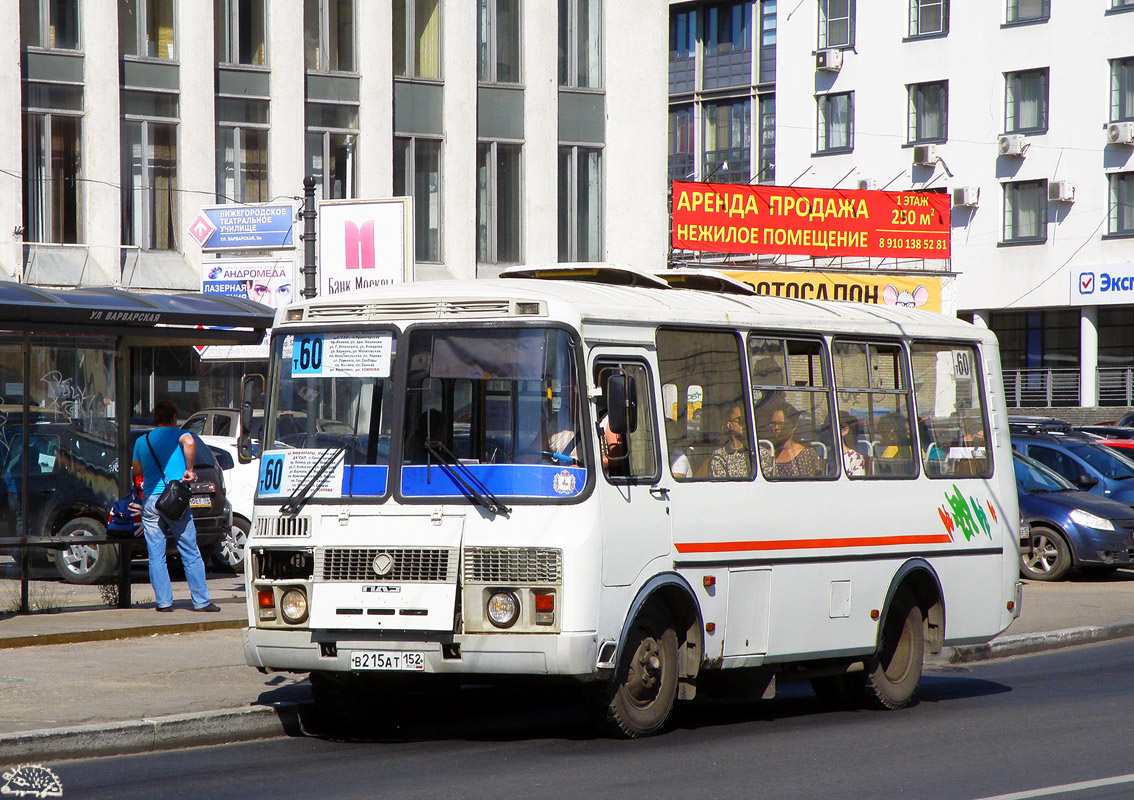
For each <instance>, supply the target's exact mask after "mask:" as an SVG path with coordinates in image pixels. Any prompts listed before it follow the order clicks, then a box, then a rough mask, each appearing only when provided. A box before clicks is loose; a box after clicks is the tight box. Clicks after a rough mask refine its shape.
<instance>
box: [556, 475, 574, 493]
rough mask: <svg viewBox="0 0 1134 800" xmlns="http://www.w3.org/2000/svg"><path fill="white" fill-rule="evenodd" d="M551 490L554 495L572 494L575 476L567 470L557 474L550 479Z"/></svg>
mask: <svg viewBox="0 0 1134 800" xmlns="http://www.w3.org/2000/svg"><path fill="white" fill-rule="evenodd" d="M551 488H553V489H554V490H555V493H556V494H564V495H566V494H574V493H575V476H574V475H572V474H571V473H570V472H569V471H567V470H562V471H561V472H557V473H555V477H554V478H552V479H551Z"/></svg>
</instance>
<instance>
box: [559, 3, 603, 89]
mask: <svg viewBox="0 0 1134 800" xmlns="http://www.w3.org/2000/svg"><path fill="white" fill-rule="evenodd" d="M559 85H560V86H569V87H577V88H581V89H598V88H601V87H602V0H559Z"/></svg>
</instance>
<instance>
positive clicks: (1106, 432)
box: [1075, 425, 1134, 440]
mask: <svg viewBox="0 0 1134 800" xmlns="http://www.w3.org/2000/svg"><path fill="white" fill-rule="evenodd" d="M1075 430H1077V431H1082V432H1083V433H1089V434H1090V435H1091V436H1098V437H1099V438H1100V439H1123V440H1125V439H1134V428H1124V427H1122V426H1120V425H1080V426H1079V427H1077V428H1076V429H1075Z"/></svg>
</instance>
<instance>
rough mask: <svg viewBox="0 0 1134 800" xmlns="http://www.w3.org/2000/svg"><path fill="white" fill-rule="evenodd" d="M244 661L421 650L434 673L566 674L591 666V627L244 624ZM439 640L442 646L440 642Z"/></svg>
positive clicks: (318, 663) (319, 663)
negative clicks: (389, 629) (383, 630)
mask: <svg viewBox="0 0 1134 800" xmlns="http://www.w3.org/2000/svg"><path fill="white" fill-rule="evenodd" d="M243 640H244V658H245V660H246V661H247V662H248V664H249V665H250V666H253V667H258V668H261V669H268V670H278V671H283V672H310V671H312V670H324V671H328V672H350V671H351V653H352V652H383V653H391V654H396V653H421V654H422V656H423V661H424V670H422V671H424V672H426V673H434V674H439V675H459V674H479V675H566V676H576V677H584V676H590V675H594V674H595V673H596V672H597V669H596V661H597V658H598V635H597V634H596V633H595V632H594V631H584V632H581V633H558V634H506V633H497V634H488V635H484V634H479V635H478V634H459V635H454V636H447V637H445V641H444V642H442V641H439V640H436V639H420V638H418V639H398V638H396V634H394V635H392V636H390V637H389V638H386V637H383V638H376V637H375V636H374V634H373V632H369V631H368V632H366V633H365V634H362V635H352V633H351V632H349V631H342V632H338V631H336V632H334V633H318V632H313V631H308V630H265V629H260V628H245V629H244V635H243ZM443 644H444V647H443V646H442V645H443Z"/></svg>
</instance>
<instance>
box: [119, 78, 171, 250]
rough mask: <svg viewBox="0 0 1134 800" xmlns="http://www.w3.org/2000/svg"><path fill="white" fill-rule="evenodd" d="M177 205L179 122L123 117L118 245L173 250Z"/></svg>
mask: <svg viewBox="0 0 1134 800" xmlns="http://www.w3.org/2000/svg"><path fill="white" fill-rule="evenodd" d="M123 94H127V92H125V91H124V92H123ZM179 205H180V199H179V197H178V189H177V125H176V124H172V123H165V122H158V121H153V120H132V119H126V120H123V122H122V244H124V245H134V246H137V247H140V248H141V249H143V250H177V232H178V230H180V226H179V224H178V213H179V211H178V209H179Z"/></svg>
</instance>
